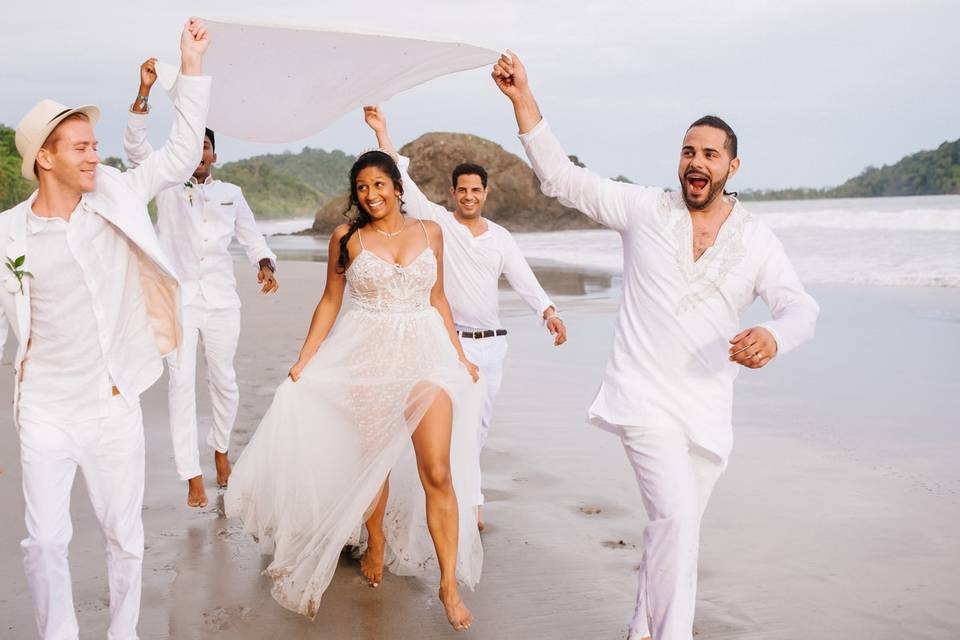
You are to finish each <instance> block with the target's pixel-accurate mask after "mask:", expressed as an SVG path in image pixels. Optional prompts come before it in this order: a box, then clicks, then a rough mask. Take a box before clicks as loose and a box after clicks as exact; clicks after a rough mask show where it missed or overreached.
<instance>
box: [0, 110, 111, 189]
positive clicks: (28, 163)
mask: <svg viewBox="0 0 960 640" xmlns="http://www.w3.org/2000/svg"><path fill="white" fill-rule="evenodd" d="M74 113H82V114H85V115H86V116H87V117H88V118H90V124H91V125H95V124H96V123H97V120H99V119H100V109H98V108H96V107H95V106H93V105H89V104H88V105H84V106H82V107H76V108H70V107H67V106H65V105H62V104H60V103H59V102H54V101H53V100H41V101H40V102H38V103H37V104H35V105H34V107H33V109H30V111H29V112H28V113H27V115H25V116H23V120H21V121H20V124H18V125H17V133H16V136H15V142H16V145H17V151H19V152H20V157H21V158H23V162H22V163H21V165H20V173H21V174H23V177H24V178H26V179H27V180H33V181H34V182H36V181H37V174H36V173H35V172H34V170H33V169H34V164H35V163H36V161H37V153H39V152H40V147H42V146H43V143H44V142H46V140H47V137H48V136H49V135H50V133H51V132H52V131H53V130H54V129H56V128H57V125H58V124H60V123H61V122H63V120H64V118H66V117H67V116H69V115H71V114H74Z"/></svg>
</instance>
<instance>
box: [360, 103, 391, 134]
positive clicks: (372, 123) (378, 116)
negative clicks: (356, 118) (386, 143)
mask: <svg viewBox="0 0 960 640" xmlns="http://www.w3.org/2000/svg"><path fill="white" fill-rule="evenodd" d="M363 121H364V122H366V123H367V126H368V127H370V128H371V129H373V130H374V132H376V133H385V132H386V130H387V118H386V116H384V115H383V112H382V111H380V107H379V106H377V105H373V106H369V107H364V108H363Z"/></svg>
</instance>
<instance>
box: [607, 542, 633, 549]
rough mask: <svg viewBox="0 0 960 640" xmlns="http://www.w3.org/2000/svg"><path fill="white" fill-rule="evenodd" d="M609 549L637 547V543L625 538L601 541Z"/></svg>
mask: <svg viewBox="0 0 960 640" xmlns="http://www.w3.org/2000/svg"><path fill="white" fill-rule="evenodd" d="M601 544H602V545H603V546H604V547H606V548H607V549H636V548H637V545H635V544H633V543H632V542H626V541H624V540H604V541H603V542H602V543H601Z"/></svg>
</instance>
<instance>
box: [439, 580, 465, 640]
mask: <svg viewBox="0 0 960 640" xmlns="http://www.w3.org/2000/svg"><path fill="white" fill-rule="evenodd" d="M440 602H441V603H443V608H444V610H445V611H446V612H447V620H449V621H450V626H451V627H453V628H454V629H455V630H456V631H466V630H467V629H469V628H470V625H472V624H473V614H472V613H470V609H467V605H465V604H463V599H462V598H461V597H460V593H459V592H458V591H457V587H456V585H454V586H453V587H448V588H444V587H443V586H441V587H440Z"/></svg>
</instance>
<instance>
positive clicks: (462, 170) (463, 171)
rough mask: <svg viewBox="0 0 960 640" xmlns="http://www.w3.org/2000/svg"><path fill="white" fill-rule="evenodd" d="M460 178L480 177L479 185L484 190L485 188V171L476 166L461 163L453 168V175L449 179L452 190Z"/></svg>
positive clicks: (469, 163)
mask: <svg viewBox="0 0 960 640" xmlns="http://www.w3.org/2000/svg"><path fill="white" fill-rule="evenodd" d="M460 176H480V183H481V184H482V185H483V188H484V189H486V188H487V170H486V169H484V168H483V167H481V166H480V165H478V164H473V163H471V162H463V163H461V164H458V165H457V166H456V167H454V168H453V175H452V176H451V178H450V179H451V181H452V184H453V187H454V188H456V186H457V180H459V179H460Z"/></svg>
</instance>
